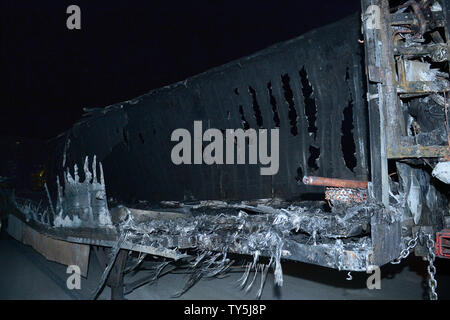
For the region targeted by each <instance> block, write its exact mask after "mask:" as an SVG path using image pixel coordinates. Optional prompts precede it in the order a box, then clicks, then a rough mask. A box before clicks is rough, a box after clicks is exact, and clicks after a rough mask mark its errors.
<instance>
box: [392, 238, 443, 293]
mask: <svg viewBox="0 0 450 320" xmlns="http://www.w3.org/2000/svg"><path fill="white" fill-rule="evenodd" d="M419 236H420V238H421V239H422V240H426V242H425V244H426V247H427V249H428V256H427V260H428V267H427V271H428V287H429V288H430V292H429V297H430V300H437V298H438V296H437V293H436V287H437V281H436V279H435V278H434V276H435V275H436V267H435V266H434V260H435V258H436V255H435V254H434V240H433V238H432V237H431V235H430V234H423V233H420V234H419V232H417V233H416V234H415V235H414V237H413V238H411V239H410V240H409V241H408V243H407V246H406V248H405V249H403V250H402V251H401V252H400V256H399V257H398V258H397V259H395V260H393V261H391V263H392V264H399V263H400V262H401V260H402V259H405V258H407V257H408V256H409V254H410V252H411V250H412V249H414V248H415V247H416V246H417V241H418V240H419ZM423 238H425V239H423Z"/></svg>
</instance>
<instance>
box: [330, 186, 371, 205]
mask: <svg viewBox="0 0 450 320" xmlns="http://www.w3.org/2000/svg"><path fill="white" fill-rule="evenodd" d="M325 199H326V200H329V201H332V202H333V201H338V202H344V203H348V204H354V203H360V202H365V201H367V190H365V189H350V188H326V189H325Z"/></svg>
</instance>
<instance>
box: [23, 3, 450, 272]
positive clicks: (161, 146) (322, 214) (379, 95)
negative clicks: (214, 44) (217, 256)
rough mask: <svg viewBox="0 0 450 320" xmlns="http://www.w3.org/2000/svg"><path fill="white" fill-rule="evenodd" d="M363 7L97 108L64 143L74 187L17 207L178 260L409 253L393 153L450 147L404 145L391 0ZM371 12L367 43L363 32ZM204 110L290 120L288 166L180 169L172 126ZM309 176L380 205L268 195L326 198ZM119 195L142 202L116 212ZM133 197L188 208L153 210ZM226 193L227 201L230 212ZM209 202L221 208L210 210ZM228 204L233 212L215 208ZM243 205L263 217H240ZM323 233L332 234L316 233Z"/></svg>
mask: <svg viewBox="0 0 450 320" xmlns="http://www.w3.org/2000/svg"><path fill="white" fill-rule="evenodd" d="M362 9H363V10H362V15H361V17H359V16H357V15H354V16H351V17H348V18H347V19H344V20H342V21H340V22H337V23H334V24H332V25H329V26H326V27H323V28H321V29H318V30H315V31H312V32H310V33H308V34H306V35H303V36H301V37H298V38H296V39H293V40H291V41H287V42H285V43H282V44H278V45H275V46H273V47H271V48H268V49H266V50H263V51H261V52H259V53H256V54H254V55H252V56H249V57H246V58H243V59H240V60H238V61H234V62H231V63H229V64H227V65H224V66H222V67H218V68H216V69H213V70H210V71H207V72H205V73H203V74H200V75H198V76H195V77H192V78H189V79H187V80H185V81H183V82H180V83H177V84H174V85H171V86H167V87H165V88H162V89H157V90H153V91H151V92H149V93H148V94H145V95H143V96H141V97H138V98H136V99H133V100H130V101H126V102H123V103H119V104H116V105H112V106H109V107H107V108H104V109H90V110H88V112H87V114H86V118H85V119H83V120H82V121H80V122H78V123H76V124H75V125H74V127H73V128H72V129H71V130H69V131H68V132H66V133H65V134H64V135H62V136H60V137H59V139H57V140H55V141H56V143H57V147H56V148H55V150H56V151H55V157H54V162H53V164H52V172H53V173H54V177H50V182H52V181H57V179H56V177H57V176H58V177H60V178H63V179H62V180H61V182H63V183H62V185H61V186H60V185H59V184H58V186H57V187H56V186H53V187H52V186H50V189H51V190H52V191H53V192H51V194H52V195H51V196H49V198H53V199H55V198H56V199H57V205H56V206H55V207H56V208H57V209H56V211H57V212H53V213H52V214H51V215H49V213H48V212H47V213H45V214H40V215H35V216H38V217H39V219H34V218H33V217H32V216H30V215H29V214H27V213H24V212H23V210H22V211H21V210H19V212H18V213H17V214H16V216H17V217H18V218H19V219H20V220H21V221H22V222H24V223H26V224H29V225H31V226H32V227H33V228H34V229H36V230H38V231H39V232H41V233H44V234H47V235H49V236H51V237H53V238H56V239H60V240H65V241H70V242H76V243H87V244H93V245H100V246H107V247H108V246H109V247H113V246H117V241H118V239H122V240H123V237H124V234H126V235H127V236H126V240H127V241H124V242H123V243H122V242H120V245H121V247H122V248H123V249H126V250H134V251H140V252H146V253H150V254H154V255H160V256H164V257H169V258H171V259H175V260H176V259H182V258H183V257H185V254H184V253H182V252H180V251H179V250H183V249H189V248H197V249H202V250H209V251H219V252H220V251H221V250H225V249H226V250H225V251H229V252H235V253H241V254H250V255H253V256H254V257H256V258H257V257H258V256H259V255H260V254H261V255H266V256H269V257H270V258H271V261H272V258H274V259H276V261H277V264H278V263H279V259H280V258H287V259H292V260H298V261H303V262H308V263H313V264H318V265H322V266H326V267H331V268H337V269H340V270H354V271H364V270H366V269H367V268H368V267H369V266H370V265H383V264H385V263H388V262H389V261H392V260H394V259H396V258H397V257H398V256H399V253H400V250H401V249H402V248H403V246H402V239H403V237H402V232H401V231H402V230H401V227H402V225H401V223H402V221H401V219H402V213H403V209H404V208H402V206H403V207H404V203H402V202H401V201H400V200H399V201H398V203H397V204H395V205H392V203H391V202H390V201H389V200H390V199H389V190H390V186H389V178H388V159H389V158H393V159H398V158H401V157H406V158H407V157H417V155H418V154H419V153H422V154H421V155H427V156H430V153H431V155H432V156H440V155H442V152H444V153H445V152H446V151H445V150H447V149H445V148H442V147H438V148H437V149H436V148H430V147H423V146H417V145H416V146H406V145H404V144H402V143H401V142H402V141H401V139H400V137H401V136H402V131H404V125H403V124H402V123H403V120H402V118H401V117H400V116H399V115H400V110H399V104H398V96H397V91H396V78H395V75H394V71H393V70H394V69H395V68H394V55H393V49H392V40H391V39H392V34H391V32H392V30H391V28H390V19H391V15H390V9H389V4H388V1H384V0H371V1H369V0H368V1H366V0H363V1H362ZM360 18H361V19H360ZM403 18H404V17H403ZM361 21H362V27H363V28H362V30H363V34H364V45H363V44H362V43H361V41H358V40H359V39H360V38H361V33H360V32H361V28H360V27H361ZM364 48H365V61H364ZM364 65H365V66H366V68H365V70H364ZM364 71H366V73H367V74H368V78H367V83H366V81H365V79H364V75H365V72H364ZM198 120H201V121H203V124H204V126H207V127H208V128H220V129H222V130H224V129H227V128H243V129H248V128H254V129H258V128H267V129H271V128H279V130H280V170H279V172H278V174H276V175H274V176H261V175H260V167H259V166H257V165H234V166H225V165H210V166H207V165H204V164H203V165H190V166H189V165H184V166H183V165H181V166H177V165H174V164H173V163H172V161H171V158H170V154H171V147H172V146H173V145H172V144H171V142H170V136H171V133H172V132H173V131H174V130H175V129H178V128H187V129H190V128H191V127H192V124H193V122H194V121H198ZM399 124H400V125H399ZM398 125H399V126H398ZM369 133H370V143H369ZM369 148H370V166H369V159H368V158H369ZM407 148H410V149H407ZM411 148H412V149H414V150H415V151H414V152H412V153H410V154H407V155H406V156H405V150H412V149H411ZM436 151H437V152H436ZM433 152H436V153H433ZM419 156H420V154H419ZM95 157H97V159H98V160H99V162H101V163H102V164H103V168H104V176H105V177H104V179H103V172H102V167H101V166H100V167H98V166H97V163H96V161H95V160H93V159H95ZM77 168H83V170H81V169H80V170H78V169H77ZM91 168H92V169H91ZM97 168H99V169H100V171H101V172H102V174H101V177H102V178H101V179H100V181H96V178H95V177H96V172H97ZM369 168H370V173H369ZM62 172H63V174H62V175H61V173H62ZM305 175H308V176H322V177H327V178H341V179H347V180H359V181H365V182H367V181H369V180H370V183H368V186H369V188H368V191H369V200H370V201H368V202H365V203H363V204H353V205H350V206H348V204H347V205H344V206H339V205H338V206H335V207H333V209H332V211H331V212H327V211H326V210H323V208H319V207H317V203H318V202H317V201H316V202H315V203H316V204H314V205H312V206H311V205H310V204H309V205H307V206H306V207H301V206H294V207H289V204H288V205H286V206H284V207H283V206H282V205H279V204H278V205H273V202H271V201H262V200H257V201H254V200H255V199H264V198H271V199H272V200H273V199H277V198H278V199H281V201H282V202H284V203H290V204H292V203H294V202H293V201H295V200H308V199H310V198H311V194H313V195H314V196H313V197H312V199H315V197H316V196H317V194H318V193H320V191H322V190H319V191H318V189H317V187H313V186H310V185H305V184H303V183H302V178H303V176H305ZM93 177H94V178H93ZM369 178H370V179H369ZM105 181H106V184H105ZM364 185H366V183H364ZM55 190H57V192H55ZM109 197H113V198H115V199H116V200H118V201H119V202H121V203H122V204H124V203H129V204H130V205H128V207H116V208H112V209H111V208H110V205H111V204H112V202H111V201H107V200H109ZM400 198H402V197H401V195H400V196H399V199H400ZM132 200H147V201H150V202H151V203H152V204H155V203H160V202H161V201H164V202H166V203H167V202H170V203H172V204H173V203H176V204H177V205H176V206H175V209H174V208H171V209H170V208H169V209H167V208H164V210H162V211H158V210H160V209H161V208H160V207H158V209H155V208H154V207H150V209H149V208H146V210H143V211H142V210H139V209H138V208H136V207H134V208H133V204H135V203H136V202H134V203H133V201H132ZM214 200H216V201H217V200H219V202H220V203H222V204H221V205H219V207H218V208H217V205H216V204H215V203H214ZM51 201H53V200H51ZM202 201H206V204H203V205H202ZM236 201H238V203H236ZM252 201H254V203H253V204H252V205H250V204H249V203H250V202H252ZM258 201H259V203H258ZM261 201H262V202H261ZM192 202H195V203H197V204H192ZM199 203H200V204H199ZM195 206H197V207H200V208H203V209H204V210H205V211H208V212H207V214H203V215H200V216H198V215H196V213H197V212H196V211H195V210H193V211H191V209H193V208H194V207H195ZM20 207H22V208H23V204H22V206H19V207H18V208H19V209H20ZM197 209H198V208H197ZM216 209H218V210H219V211H220V210H223V212H221V214H220V215H215V214H213V213H214V212H216V213H217V210H216ZM236 209H237V210H246V211H247V212H249V211H250V212H253V213H255V212H256V213H259V214H262V215H247V214H242V212H241V213H240V214H239V215H233V214H229V210H236ZM171 210H175V211H176V212H171ZM51 211H53V209H52V210H51ZM224 212H225V213H224ZM187 213H188V214H187ZM210 213H211V214H210ZM180 214H181V216H179V215H180ZM126 217H128V220H127V218H126ZM130 219H131V220H130ZM130 221H131V222H130ZM333 224H334V225H333ZM368 225H370V227H368ZM216 226H217V228H216ZM155 230H156V231H155ZM180 230H181V231H180ZM186 230H187V231H186ZM292 230H296V231H297V233H292ZM298 231H300V232H299V233H298ZM124 232H125V233H124ZM318 232H319V234H321V235H322V236H323V239H322V242H320V241H319V242H316V240H317V238H316V236H317V233H318ZM287 235H288V236H287ZM266 236H269V238H270V239H269V240H268V239H266ZM311 239H312V242H311V241H310V240H311ZM343 240H344V241H343ZM259 246H260V247H259ZM260 248H261V252H259V249H260ZM116 251H117V250H116ZM117 252H118V251H117Z"/></svg>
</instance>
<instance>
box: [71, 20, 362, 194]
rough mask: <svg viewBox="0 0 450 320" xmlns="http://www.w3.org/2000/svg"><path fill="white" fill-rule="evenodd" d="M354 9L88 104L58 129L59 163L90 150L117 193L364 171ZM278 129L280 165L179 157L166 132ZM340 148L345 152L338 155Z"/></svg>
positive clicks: (265, 184) (196, 190)
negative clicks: (242, 53) (135, 93)
mask: <svg viewBox="0 0 450 320" xmlns="http://www.w3.org/2000/svg"><path fill="white" fill-rule="evenodd" d="M359 37H360V19H359V16H357V15H354V16H351V17H349V18H346V19H345V20H342V21H340V22H337V23H335V24H332V25H329V26H326V27H324V28H321V29H318V30H315V31H312V32H310V33H308V34H305V35H303V36H300V37H298V38H296V39H293V40H290V41H287V42H285V43H281V44H277V45H274V46H272V47H270V48H268V49H266V50H263V51H261V52H258V53H256V54H254V55H252V56H249V57H246V58H243V59H240V60H237V61H234V62H231V63H229V64H226V65H224V66H221V67H218V68H216V69H213V70H210V71H207V72H205V73H203V74H200V75H198V76H195V77H192V78H189V79H187V80H185V81H183V82H180V83H177V84H174V85H171V86H167V87H164V88H161V89H157V90H153V91H151V92H149V93H147V94H145V95H143V96H140V97H138V98H136V99H134V100H130V101H127V102H124V103H119V104H116V105H113V106H110V107H108V108H105V109H95V110H90V111H89V114H88V117H87V118H85V119H84V120H83V121H81V122H79V123H77V124H76V125H75V126H74V127H73V128H72V129H71V130H70V131H69V132H68V133H67V135H65V136H64V137H62V139H66V142H67V141H70V143H65V144H64V145H65V146H66V147H65V151H66V153H65V156H64V160H65V162H64V167H69V168H72V167H73V165H74V164H78V166H79V167H81V166H82V164H83V161H84V157H85V156H89V157H90V158H91V157H92V156H93V155H94V154H95V155H97V158H98V160H99V161H101V162H102V163H103V166H104V170H105V179H106V180H107V181H108V184H109V189H108V192H109V195H111V196H113V197H115V198H118V199H124V200H132V199H147V200H155V201H159V200H190V199H259V198H267V197H280V198H284V199H291V198H294V197H298V196H299V195H304V196H307V195H308V194H309V193H317V188H311V187H309V186H304V185H302V183H301V178H302V176H303V175H308V174H309V175H319V176H326V177H336V178H348V179H358V180H367V179H368V163H367V155H368V153H367V148H368V147H367V123H366V103H365V99H364V96H363V94H364V89H363V75H364V72H363V70H362V63H363V48H362V46H361V44H360V43H358V41H357V40H358V39H359ZM194 120H201V121H202V123H203V130H206V129H207V128H218V129H227V128H231V129H237V128H243V129H246V128H255V129H258V128H267V129H271V128H275V127H279V129H280V151H279V154H280V167H279V171H278V173H277V174H276V175H273V176H262V175H260V170H259V169H260V168H259V165H209V166H208V165H204V164H202V165H179V166H176V165H174V164H173V163H172V162H171V158H170V154H171V149H172V147H173V146H174V145H175V143H174V142H171V141H170V137H171V133H172V132H173V131H174V130H175V129H177V128H185V129H187V130H189V131H190V132H193V122H194ZM344 154H345V156H344Z"/></svg>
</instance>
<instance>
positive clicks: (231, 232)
mask: <svg viewBox="0 0 450 320" xmlns="http://www.w3.org/2000/svg"><path fill="white" fill-rule="evenodd" d="M216 204H217V203H216ZM378 209H379V208H378V206H376V205H371V204H368V203H365V204H360V205H358V206H353V207H346V210H344V211H342V212H341V213H339V212H331V213H330V212H325V211H323V210H322V209H320V208H316V209H313V210H311V209H310V208H307V207H299V206H290V207H288V208H285V209H273V211H274V213H267V214H248V213H246V212H244V211H242V210H241V211H239V212H238V213H237V214H224V213H222V214H218V215H211V214H206V213H194V214H185V215H184V216H181V217H177V218H174V219H148V220H146V221H142V220H141V222H137V221H136V220H135V219H134V218H133V216H132V214H131V210H132V209H131V210H129V209H127V210H128V211H129V214H128V216H127V218H126V224H125V226H124V227H123V230H124V232H127V234H128V236H127V240H128V241H131V242H133V243H137V244H140V245H142V246H151V247H154V248H175V250H180V249H186V248H196V249H197V259H195V261H194V262H192V263H191V267H192V271H193V272H192V274H191V277H190V278H189V280H188V281H187V283H186V285H185V286H184V288H183V289H182V290H181V291H180V292H178V293H177V294H176V296H179V295H181V294H182V293H184V292H185V291H186V290H188V289H189V288H190V287H192V286H193V285H194V284H195V283H196V282H197V281H199V280H200V279H201V278H203V277H211V276H216V275H220V274H223V273H224V272H225V271H226V270H228V268H229V267H230V266H231V265H232V264H233V261H231V260H230V259H229V258H228V257H227V253H228V252H234V253H240V254H248V255H251V256H252V257H253V262H252V263H250V264H249V265H247V270H246V272H245V273H244V275H243V278H242V279H241V287H242V288H244V287H245V290H246V291H248V290H250V288H251V287H252V286H253V285H254V284H255V283H256V277H257V274H258V273H259V274H260V275H261V280H260V281H259V288H260V289H259V290H258V296H260V294H261V292H262V288H263V286H264V281H265V278H266V274H267V272H268V270H269V268H272V269H273V270H274V275H275V283H276V284H277V285H280V286H281V285H282V284H283V272H282V267H281V258H282V257H289V255H290V254H291V253H290V250H291V247H292V243H301V244H303V245H305V246H306V245H308V244H309V245H308V247H314V246H317V245H321V246H322V247H323V250H324V252H328V253H329V254H330V256H336V257H337V259H336V260H332V261H331V262H330V263H329V266H330V267H335V268H338V269H344V270H345V269H349V268H350V269H352V270H359V271H362V270H365V266H366V260H365V258H366V257H367V255H366V254H367V253H368V252H369V251H370V248H371V242H370V237H369V236H365V235H368V224H369V220H370V216H371V213H372V212H373V211H374V210H378ZM204 210H205V211H206V212H208V210H207V209H206V208H205V209H204ZM350 237H360V238H356V240H352V241H349V238H350ZM350 251H352V252H354V253H357V254H356V255H355V256H361V257H362V258H359V259H355V261H356V262H355V265H352V266H349V265H348V264H345V262H344V261H345V259H346V254H347V252H350ZM310 254H311V255H314V252H311V253H310ZM359 254H360V255H359ZM261 256H265V257H268V258H269V262H268V263H266V264H263V263H261V262H260V257H261ZM311 260H313V259H311ZM334 263H336V265H333V264H334ZM251 271H254V273H255V274H254V275H253V278H252V279H248V277H249V273H250V272H251Z"/></svg>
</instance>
